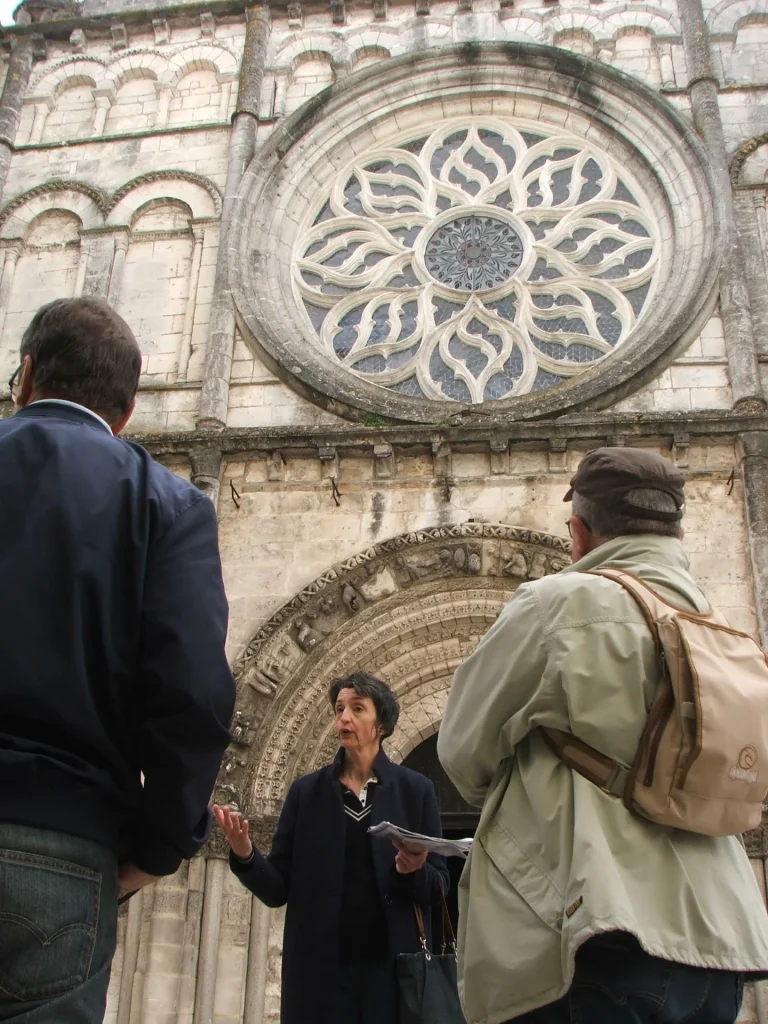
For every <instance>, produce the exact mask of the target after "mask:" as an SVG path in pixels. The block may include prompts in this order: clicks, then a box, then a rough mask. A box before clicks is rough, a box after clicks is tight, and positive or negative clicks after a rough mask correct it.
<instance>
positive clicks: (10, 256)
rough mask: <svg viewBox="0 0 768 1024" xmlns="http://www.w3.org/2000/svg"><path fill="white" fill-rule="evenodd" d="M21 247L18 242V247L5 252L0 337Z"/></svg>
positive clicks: (0, 283)
mask: <svg viewBox="0 0 768 1024" xmlns="http://www.w3.org/2000/svg"><path fill="white" fill-rule="evenodd" d="M22 246H23V243H22V242H19V243H18V245H12V246H11V247H10V248H9V249H6V250H5V259H4V260H3V272H2V276H1V277H0V337H2V334H3V327H5V314H6V313H7V312H8V300H9V299H10V297H11V288H13V278H14V276H15V274H16V264H17V262H18V260H19V256H20V255H21V250H22Z"/></svg>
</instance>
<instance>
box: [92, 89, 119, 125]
mask: <svg viewBox="0 0 768 1024" xmlns="http://www.w3.org/2000/svg"><path fill="white" fill-rule="evenodd" d="M93 98H94V101H95V103H96V113H95V114H94V118H93V134H94V135H95V136H98V135H103V134H104V127H105V125H106V123H107V117H108V115H109V111H110V110H111V109H112V104H113V103H114V100H115V94H114V92H113V90H112V89H94V92H93Z"/></svg>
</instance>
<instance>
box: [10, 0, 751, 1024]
mask: <svg viewBox="0 0 768 1024" xmlns="http://www.w3.org/2000/svg"><path fill="white" fill-rule="evenodd" d="M2 41H3V66H2V70H0V75H2V76H4V78H3V79H1V80H0V84H2V83H3V82H4V84H2V94H1V95H0V380H2V381H5V380H6V379H7V378H8V377H9V376H10V374H11V373H12V372H13V370H14V369H15V367H16V365H17V363H18V349H19V342H20V338H21V334H22V331H23V329H24V327H25V326H26V324H27V323H28V321H29V319H30V318H31V315H32V313H33V312H34V311H35V310H36V309H37V308H38V306H40V305H41V304H42V303H43V302H46V301H49V300H50V299H53V298H56V297H60V296H73V295H79V294H82V295H99V296H103V297H105V298H107V299H108V300H109V301H110V302H111V303H113V304H114V305H115V306H116V308H117V309H118V310H119V311H120V312H121V313H122V315H123V316H124V317H125V318H126V319H127V320H128V322H129V323H130V324H131V326H132V327H133V329H134V331H135V333H136V336H137V338H138V339H139V342H140V344H141V346H142V350H143V352H144V357H145V358H144V367H143V373H142V379H141V388H140V393H139V402H138V407H137V412H136V414H135V416H134V418H133V421H132V423H131V426H130V431H131V436H133V437H135V438H136V439H137V440H139V441H141V442H142V443H143V444H145V445H146V446H147V447H148V448H149V449H150V450H151V451H152V453H153V454H154V455H155V457H156V458H157V459H159V460H160V461H162V462H163V463H164V464H166V465H168V466H169V467H170V468H171V469H173V470H174V471H175V472H177V473H179V474H181V475H183V476H185V477H187V478H188V479H191V480H193V481H194V482H195V483H196V484H197V486H199V487H200V488H201V489H202V490H204V491H205V492H206V493H208V494H209V495H210V497H211V498H212V500H213V501H214V502H216V504H217V507H218V515H219V525H220V536H221V549H222V558H223V563H224V571H225V579H226V586H227V590H228V594H229V599H230V606H231V625H230V635H229V650H230V655H231V659H232V663H233V666H234V670H235V674H236V676H237V680H238V706H237V712H236V716H235V721H234V723H233V730H232V745H231V747H230V749H229V751H228V752H227V755H226V757H225V760H224V763H223V765H222V770H221V774H220V777H219V781H218V784H217V790H216V799H217V800H218V801H219V802H222V803H229V804H232V805H235V806H237V807H238V808H239V809H241V810H242V811H244V812H245V813H247V814H248V816H249V817H250V819H251V820H252V821H253V822H254V828H255V832H256V836H257V839H258V841H259V843H260V844H261V845H262V847H265V846H267V845H268V843H269V839H270V836H271V833H272V830H273V829H274V824H275V820H276V815H277V814H278V813H279V809H280V806H281V802H282V799H283V797H284V795H285V793H286V790H287V787H288V785H289V784H290V781H291V780H292V779H293V778H294V777H296V776H297V775H299V774H301V773H303V772H306V771H309V770H312V769H314V768H315V767H318V766H320V765H321V764H323V763H325V762H326V761H327V760H328V759H329V758H330V757H331V756H332V753H333V750H334V744H333V733H332V728H331V725H332V722H331V715H330V709H329V708H328V707H327V706H326V698H325V692H326V689H327V684H328V682H329V681H330V680H331V679H332V678H334V677H335V676H337V675H339V674H341V673H346V672H349V671H353V670H354V669H356V668H362V669H366V670H368V671H371V672H373V673H375V674H377V675H379V676H381V677H382V678H384V679H386V680H388V681H390V682H391V683H392V684H393V685H394V686H395V687H396V688H397V691H398V693H399V696H400V700H401V704H402V709H403V711H402V717H401V720H400V723H399V725H398V729H397V732H396V733H395V735H394V736H393V737H392V739H391V741H390V742H389V753H390V755H391V756H392V757H393V758H395V759H397V760H402V759H404V758H406V757H407V756H408V755H410V754H412V753H413V752H414V751H416V750H417V749H418V748H419V746H420V745H421V744H423V743H425V742H428V741H429V740H430V738H431V737H433V736H434V734H435V733H436V731H437V730H438V728H439V724H440V719H441V716H442V712H443V708H444V705H445V700H446V696H447V691H448V687H449V685H450V679H451V676H452V674H453V671H454V670H455V668H456V666H457V665H458V664H459V663H460V662H461V661H462V659H463V658H464V657H466V655H467V654H468V653H469V652H470V651H471V650H472V648H473V647H474V645H475V644H476V643H477V641H478V639H479V638H480V637H481V636H482V634H483V633H484V632H485V631H486V630H487V628H488V627H489V626H490V625H491V623H492V622H493V621H494V619H495V617H496V616H497V614H498V612H499V610H500V609H501V607H502V606H503V604H504V603H505V602H506V601H507V600H508V599H509V597H510V596H511V595H512V594H513V593H514V590H515V588H516V586H518V585H519V584H520V583H521V582H522V581H524V580H526V579H536V578H539V577H541V576H543V575H545V574H547V573H551V572H556V571H558V570H559V569H560V568H562V567H563V566H564V565H565V564H566V563H567V562H568V560H569V542H568V537H567V530H566V527H565V519H566V516H567V506H564V505H563V503H562V496H563V494H564V493H565V490H566V488H567V484H568V480H569V478H570V476H571V475H572V473H573V471H574V469H575V467H576V465H577V464H578V462H579V460H580V458H581V457H582V456H583V454H584V453H585V452H586V451H588V450H589V449H591V448H594V447H596V446H598V445H604V444H608V445H632V446H640V447H644V448H648V449H652V450H654V451H658V452H661V453H663V454H665V455H667V456H669V457H671V458H673V459H674V460H675V461H676V462H677V464H678V465H679V466H680V467H681V468H683V470H684V471H685V474H686V477H687V488H686V489H687V495H688V506H687V516H686V521H685V523H686V546H687V548H688V551H689V552H690V557H691V565H692V571H693V573H694V575H695V576H696V577H697V579H698V580H699V581H700V582H701V583H702V585H703V586H704V588H705V590H706V592H707V593H708V594H709V596H710V597H711V599H712V601H713V602H714V603H715V604H717V605H718V606H719V607H720V608H721V609H722V610H723V611H724V612H725V613H726V615H727V616H728V617H729V619H730V621H731V622H732V624H733V625H735V626H738V627H741V628H745V629H747V630H749V631H751V632H753V633H754V634H755V635H758V636H760V637H761V639H762V642H763V644H766V642H768V412H767V410H766V399H767V397H768V216H767V214H766V199H767V197H768V0H647V2H633V0H561V2H559V3H558V2H557V0H329V2H315V0H306V2H304V0H287V3H284V2H283V0H270V2H269V3H268V4H264V5H261V6H246V5H244V3H243V2H242V0H210V2H207V3H204V4H202V5H200V4H198V5H192V4H187V3H178V4H172V3H167V2H166V3H154V2H153V0H145V2H143V3H142V2H138V0H137V2H134V0H84V2H83V3H71V2H69V0H24V2H23V3H22V4H21V6H20V7H19V8H18V9H17V12H16V15H15V25H14V26H11V27H8V28H5V29H3V36H2ZM0 408H1V409H2V415H9V414H10V412H11V408H10V400H9V394H8V389H7V388H6V387H5V385H2V389H0ZM747 846H748V851H749V853H750V856H751V858H752V863H753V865H754V869H755V872H756V875H757V877H758V879H759V882H760V885H761V887H762V889H763V890H764V889H765V858H766V857H768V833H766V834H764V832H763V830H762V829H758V830H756V831H755V832H754V833H751V834H750V835H749V836H747ZM224 853H225V851H224V849H223V847H222V845H221V843H220V841H219V840H218V839H216V838H214V840H213V841H212V842H211V843H210V844H209V847H208V848H207V849H206V851H205V852H204V855H202V856H199V857H197V858H196V859H195V860H194V861H193V862H192V863H191V864H189V865H188V866H185V867H184V868H182V870H180V871H179V872H178V873H177V874H176V875H175V876H173V877H171V878H168V879H165V880H163V881H162V882H160V883H158V884H157V885H155V886H153V887H152V888H150V889H147V890H145V891H144V892H143V893H141V894H140V895H139V896H137V897H136V898H134V899H133V900H131V901H130V902H129V904H128V905H127V907H126V908H124V909H123V910H122V911H121V914H120V944H119V950H118V954H117V957H116V960H115V965H114V972H113V979H112V985H111V989H110V996H109V1005H108V1012H107V1018H106V1020H107V1021H108V1022H109V1024H172V1022H173V1024H211V1022H215V1024H261V1022H262V1021H263V1022H265V1024H276V1022H277V1020H278V1017H279V970H280V936H281V928H282V912H280V911H270V910H268V909H267V908H265V907H263V906H261V905H260V904H259V903H257V902H256V901H255V900H253V899H252V898H251V897H250V895H249V894H248V893H247V892H246V891H245V890H244V889H243V888H242V887H241V886H240V885H239V883H238V882H237V881H236V880H235V878H234V877H233V876H232V875H231V874H230V873H229V871H228V867H227V863H226V860H225V859H224ZM713 884H716V882H715V881H714V880H713ZM742 1020H743V1021H744V1022H747V1021H749V1022H754V1024H758V1022H759V1024H768V993H767V992H764V991H762V988H761V986H758V987H757V988H756V989H753V990H752V991H750V992H749V993H748V997H747V999H746V1001H745V1005H744V1010H743V1015H742Z"/></svg>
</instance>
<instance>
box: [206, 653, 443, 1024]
mask: <svg viewBox="0 0 768 1024" xmlns="http://www.w3.org/2000/svg"><path fill="white" fill-rule="evenodd" d="M329 697H330V701H331V706H332V707H333V709H334V713H335V727H336V732H337V733H338V737H339V746H340V749H339V752H338V754H337V755H336V757H335V758H334V760H333V763H332V764H329V765H327V766H326V767H325V768H321V769H320V770H319V771H317V772H313V773H312V774H310V775H305V776H303V777H302V778H300V779H297V780H296V781H295V782H294V783H293V785H292V786H291V788H290V789H289V791H288V795H287V797H286V799H285V803H284V804H283V809H282V812H281V814H280V820H279V822H278V825H277V831H276V833H275V837H274V840H273V842H272V849H271V851H270V854H269V856H268V857H263V856H262V855H261V853H259V851H258V850H256V849H255V848H254V847H253V845H252V844H251V840H250V838H249V835H248V822H247V821H244V820H242V819H241V818H240V816H239V815H238V814H236V813H235V812H234V811H230V810H229V809H228V808H226V807H214V812H215V814H216V819H217V821H218V822H219V824H220V825H221V827H222V829H223V830H224V834H225V835H226V837H227V841H228V842H229V845H230V847H231V851H232V852H231V855H230V866H231V868H232V870H233V871H234V873H235V874H236V875H237V876H238V878H239V879H240V881H241V882H242V883H243V884H244V885H245V886H247V888H248V889H250V891H251V892H252V893H253V894H254V895H255V896H256V897H258V899H260V900H261V901H262V902H263V903H265V904H266V905H267V906H268V907H281V906H283V905H284V904H287V911H286V918H285V933H284V939H283V976H282V1002H281V1014H280V1021H281V1024H396V1022H397V990H396V981H395V956H396V954H397V953H415V952H418V950H419V948H420V943H419V934H418V930H417V926H416V918H415V913H414V904H417V905H418V906H420V907H421V908H422V910H423V912H424V919H425V921H429V918H430V914H429V910H430V907H431V905H432V904H433V903H436V902H439V900H440V891H441V888H442V889H443V891H445V890H446V889H447V887H448V872H447V870H446V866H445V860H444V858H443V857H440V856H436V855H434V854H430V855H429V856H428V857H427V855H426V854H425V853H419V854H413V853H409V852H408V851H407V850H404V849H402V848H393V847H392V846H391V845H390V844H389V843H386V842H383V841H382V840H379V839H373V838H371V836H369V835H368V829H369V827H370V826H371V825H375V824H377V823H378V822H381V821H390V822H392V823H393V824H395V825H400V826H401V827H403V828H407V829H411V830H412V831H415V832H422V833H424V834H426V835H433V836H437V835H440V814H439V811H438V807H437V798H436V796H435V791H434V788H433V786H432V783H431V782H430V781H429V780H428V779H426V778H425V777H424V776H423V775H419V774H418V773H416V772H412V771H410V770H409V769H408V768H403V767H401V766H400V765H396V764H393V763H392V762H391V761H390V760H389V758H388V757H387V756H386V754H385V753H384V751H383V750H382V749H381V742H382V740H383V739H386V738H387V736H390V735H391V734H392V732H393V731H394V728H395V725H396V724H397V719H398V716H399V714H400V707H399V705H398V702H397V697H396V696H395V694H394V692H393V690H392V689H391V688H390V687H389V686H387V684H386V683H383V682H382V681H381V680H379V679H375V678H374V677H373V676H370V675H368V674H367V673H365V672H356V673H355V674H354V675H350V676H347V677H346V678H344V679H337V680H336V681H335V682H334V683H332V685H331V688H330V692H329Z"/></svg>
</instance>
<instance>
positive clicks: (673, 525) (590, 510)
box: [572, 487, 683, 540]
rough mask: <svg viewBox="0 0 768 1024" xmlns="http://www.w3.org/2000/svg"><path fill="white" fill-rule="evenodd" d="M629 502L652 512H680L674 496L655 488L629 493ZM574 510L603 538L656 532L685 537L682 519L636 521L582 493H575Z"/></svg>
mask: <svg viewBox="0 0 768 1024" xmlns="http://www.w3.org/2000/svg"><path fill="white" fill-rule="evenodd" d="M626 499H627V500H628V501H630V502H631V503H632V504H633V505H637V506H639V507H640V508H644V509H648V511H649V512H674V511H675V510H676V509H677V505H676V504H675V499H674V498H673V497H672V495H671V494H667V493H666V491H659V490H657V489H656V488H651V487H638V488H635V490H633V491H628V492H627V495H626ZM572 511H573V514H574V515H575V516H578V517H579V519H581V520H582V521H583V522H584V523H586V525H587V526H588V527H589V529H590V530H591V531H592V533H595V534H597V535H598V536H599V537H607V538H608V539H613V538H614V537H626V536H632V535H635V534H640V533H656V534H659V535H660V536H662V537H676V538H677V539H678V540H680V538H681V537H682V536H683V527H682V525H681V524H680V521H679V520H677V521H672V522H670V521H669V520H664V519H635V518H633V517H631V516H625V515H624V514H623V513H622V512H616V511H614V510H613V509H610V508H605V506H603V505H598V503H597V502H596V501H592V500H591V499H590V498H585V497H584V495H583V494H579V492H578V491H574V492H573V509H572Z"/></svg>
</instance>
